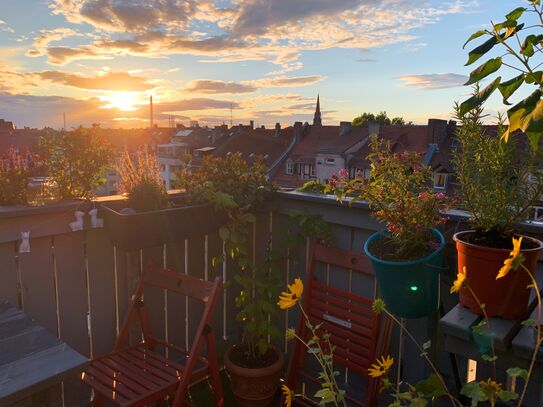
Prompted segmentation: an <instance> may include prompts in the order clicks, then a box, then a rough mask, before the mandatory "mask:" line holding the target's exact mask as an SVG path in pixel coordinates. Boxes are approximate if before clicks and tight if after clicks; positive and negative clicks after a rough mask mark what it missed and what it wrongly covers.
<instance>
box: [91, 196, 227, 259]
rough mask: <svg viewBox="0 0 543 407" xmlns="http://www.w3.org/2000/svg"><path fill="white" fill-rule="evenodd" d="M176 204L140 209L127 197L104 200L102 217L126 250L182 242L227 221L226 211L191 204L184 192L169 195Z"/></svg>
mask: <svg viewBox="0 0 543 407" xmlns="http://www.w3.org/2000/svg"><path fill="white" fill-rule="evenodd" d="M169 199H170V201H171V204H172V206H171V207H169V208H166V209H160V210H153V211H147V212H139V213H136V212H135V211H134V210H131V209H128V208H126V201H117V202H113V203H108V204H102V208H101V209H102V215H101V216H102V217H103V218H104V222H105V227H106V229H107V231H108V234H109V238H110V240H111V242H112V243H113V244H114V245H115V246H116V247H117V248H119V249H121V250H125V251H131V250H139V249H143V248H147V247H156V246H161V245H163V244H165V243H168V242H180V241H183V240H184V239H190V238H193V237H197V236H203V235H206V234H209V233H212V232H215V231H217V230H218V229H219V228H220V227H221V226H222V225H224V224H225V223H226V219H227V217H226V213H225V212H224V211H219V212H216V211H215V210H214V208H213V206H212V205H210V204H203V205H187V204H185V203H184V199H183V194H182V193H178V194H171V195H170V196H169Z"/></svg>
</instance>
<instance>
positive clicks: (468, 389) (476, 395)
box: [460, 381, 488, 407]
mask: <svg viewBox="0 0 543 407" xmlns="http://www.w3.org/2000/svg"><path fill="white" fill-rule="evenodd" d="M460 394H462V395H463V396H466V397H469V398H470V399H471V407H476V406H477V404H479V402H480V401H487V400H488V397H487V396H486V395H485V393H484V392H483V390H482V389H481V386H480V385H479V383H477V382H476V381H473V382H469V383H467V384H465V385H464V386H463V387H462V390H460Z"/></svg>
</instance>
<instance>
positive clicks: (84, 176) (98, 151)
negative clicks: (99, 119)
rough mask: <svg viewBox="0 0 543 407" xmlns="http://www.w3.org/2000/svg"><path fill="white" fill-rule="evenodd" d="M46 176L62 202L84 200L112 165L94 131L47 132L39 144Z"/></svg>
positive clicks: (104, 144) (107, 147)
mask: <svg viewBox="0 0 543 407" xmlns="http://www.w3.org/2000/svg"><path fill="white" fill-rule="evenodd" d="M38 150H39V152H40V154H41V155H42V156H43V159H44V164H45V167H46V172H47V174H48V175H49V176H50V177H51V178H53V180H54V181H55V182H56V183H57V185H58V188H59V193H60V196H61V197H62V198H88V197H90V196H92V191H93V190H94V189H95V188H97V187H98V186H100V185H101V184H103V183H104V182H105V180H104V179H103V178H102V174H103V173H104V171H105V170H106V168H107V167H108V165H109V164H111V161H112V157H113V154H112V149H111V146H110V144H109V142H108V140H107V139H106V138H105V136H104V135H103V133H102V130H101V129H100V128H98V127H94V128H92V129H85V128H82V127H79V128H77V129H75V130H74V131H72V132H60V133H57V132H48V133H47V134H46V135H44V136H42V137H41V138H40V141H39V147H38Z"/></svg>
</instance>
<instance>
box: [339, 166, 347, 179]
mask: <svg viewBox="0 0 543 407" xmlns="http://www.w3.org/2000/svg"><path fill="white" fill-rule="evenodd" d="M338 175H339V176H340V177H341V178H348V177H349V171H347V170H346V169H345V168H342V169H341V170H339V173H338Z"/></svg>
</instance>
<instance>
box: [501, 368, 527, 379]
mask: <svg viewBox="0 0 543 407" xmlns="http://www.w3.org/2000/svg"><path fill="white" fill-rule="evenodd" d="M506 372H507V374H508V375H509V376H510V377H522V378H523V379H524V380H526V379H527V378H528V371H527V370H526V369H522V368H520V367H510V368H509V369H507V370H506Z"/></svg>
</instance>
